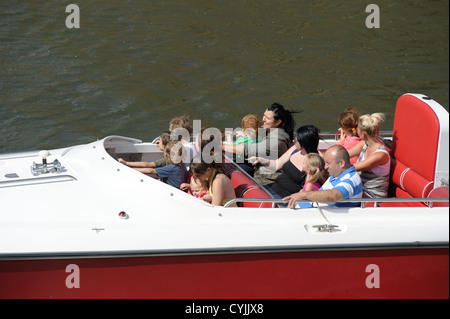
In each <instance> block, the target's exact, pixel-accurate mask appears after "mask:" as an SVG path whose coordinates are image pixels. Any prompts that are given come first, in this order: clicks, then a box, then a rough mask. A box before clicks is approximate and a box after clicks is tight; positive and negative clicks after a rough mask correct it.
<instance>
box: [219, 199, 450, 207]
mask: <svg viewBox="0 0 450 319" xmlns="http://www.w3.org/2000/svg"><path fill="white" fill-rule="evenodd" d="M448 201H449V199H448V198H357V199H346V200H342V201H340V202H339V203H361V204H362V208H364V204H366V203H372V202H373V203H375V205H376V203H423V202H426V203H429V204H428V207H429V208H432V207H433V203H445V202H448ZM243 202H267V203H286V204H287V203H289V201H287V200H281V199H275V198H233V199H232V200H230V201H228V202H227V203H226V204H225V205H224V207H225V208H226V207H229V206H230V205H232V204H234V203H243ZM299 202H304V203H315V202H312V201H309V200H306V199H302V200H297V201H296V202H295V203H296V204H297V203H299ZM293 209H295V205H294V207H293Z"/></svg>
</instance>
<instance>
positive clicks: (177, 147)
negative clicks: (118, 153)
mask: <svg viewBox="0 0 450 319" xmlns="http://www.w3.org/2000/svg"><path fill="white" fill-rule="evenodd" d="M182 155H183V146H182V145H181V144H180V142H178V141H170V142H169V143H167V145H166V147H165V149H164V158H165V159H166V161H167V165H165V166H161V167H155V168H152V167H142V166H136V163H138V165H140V163H145V162H126V163H127V164H126V165H127V166H130V167H134V169H135V170H137V171H139V172H141V173H144V174H154V175H157V177H158V178H159V179H160V180H161V181H163V182H164V183H167V184H169V185H171V186H173V187H176V188H180V185H181V183H182V182H183V177H184V170H183V167H182V165H183V161H182ZM121 163H123V162H121ZM124 164H125V163H124Z"/></svg>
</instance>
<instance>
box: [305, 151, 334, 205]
mask: <svg viewBox="0 0 450 319" xmlns="http://www.w3.org/2000/svg"><path fill="white" fill-rule="evenodd" d="M302 170H303V171H304V172H306V178H305V184H304V185H303V189H302V191H303V192H308V191H318V190H319V189H320V187H322V185H323V184H324V183H325V181H326V180H327V178H328V173H327V171H326V170H325V162H324V160H323V158H322V156H320V155H319V154H317V153H308V154H307V155H306V156H305V159H304V160H303V165H302ZM298 206H299V207H300V208H308V207H312V204H311V203H306V202H299V203H298Z"/></svg>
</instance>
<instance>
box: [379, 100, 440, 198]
mask: <svg viewBox="0 0 450 319" xmlns="http://www.w3.org/2000/svg"><path fill="white" fill-rule="evenodd" d="M439 132H440V123H439V119H438V117H437V115H436V114H435V112H434V111H433V109H432V108H431V107H430V106H429V105H428V104H427V103H425V101H424V100H421V99H419V98H418V97H416V96H413V95H403V96H401V97H400V98H399V99H398V101H397V106H396V110H395V119H394V130H393V137H392V149H391V155H392V157H393V159H392V162H391V185H390V189H389V196H390V197H397V198H426V197H427V196H428V194H429V193H430V191H431V190H432V189H433V186H434V185H433V184H434V175H435V169H436V157H437V150H438V145H439ZM399 205H402V206H424V204H422V203H380V206H399Z"/></svg>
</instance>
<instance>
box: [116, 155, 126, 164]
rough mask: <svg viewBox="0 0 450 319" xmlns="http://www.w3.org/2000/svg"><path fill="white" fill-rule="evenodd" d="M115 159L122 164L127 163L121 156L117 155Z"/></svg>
mask: <svg viewBox="0 0 450 319" xmlns="http://www.w3.org/2000/svg"><path fill="white" fill-rule="evenodd" d="M117 161H118V162H119V163H122V164H124V165H127V161H125V160H124V159H123V158H121V157H119V158H118V159H117Z"/></svg>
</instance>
